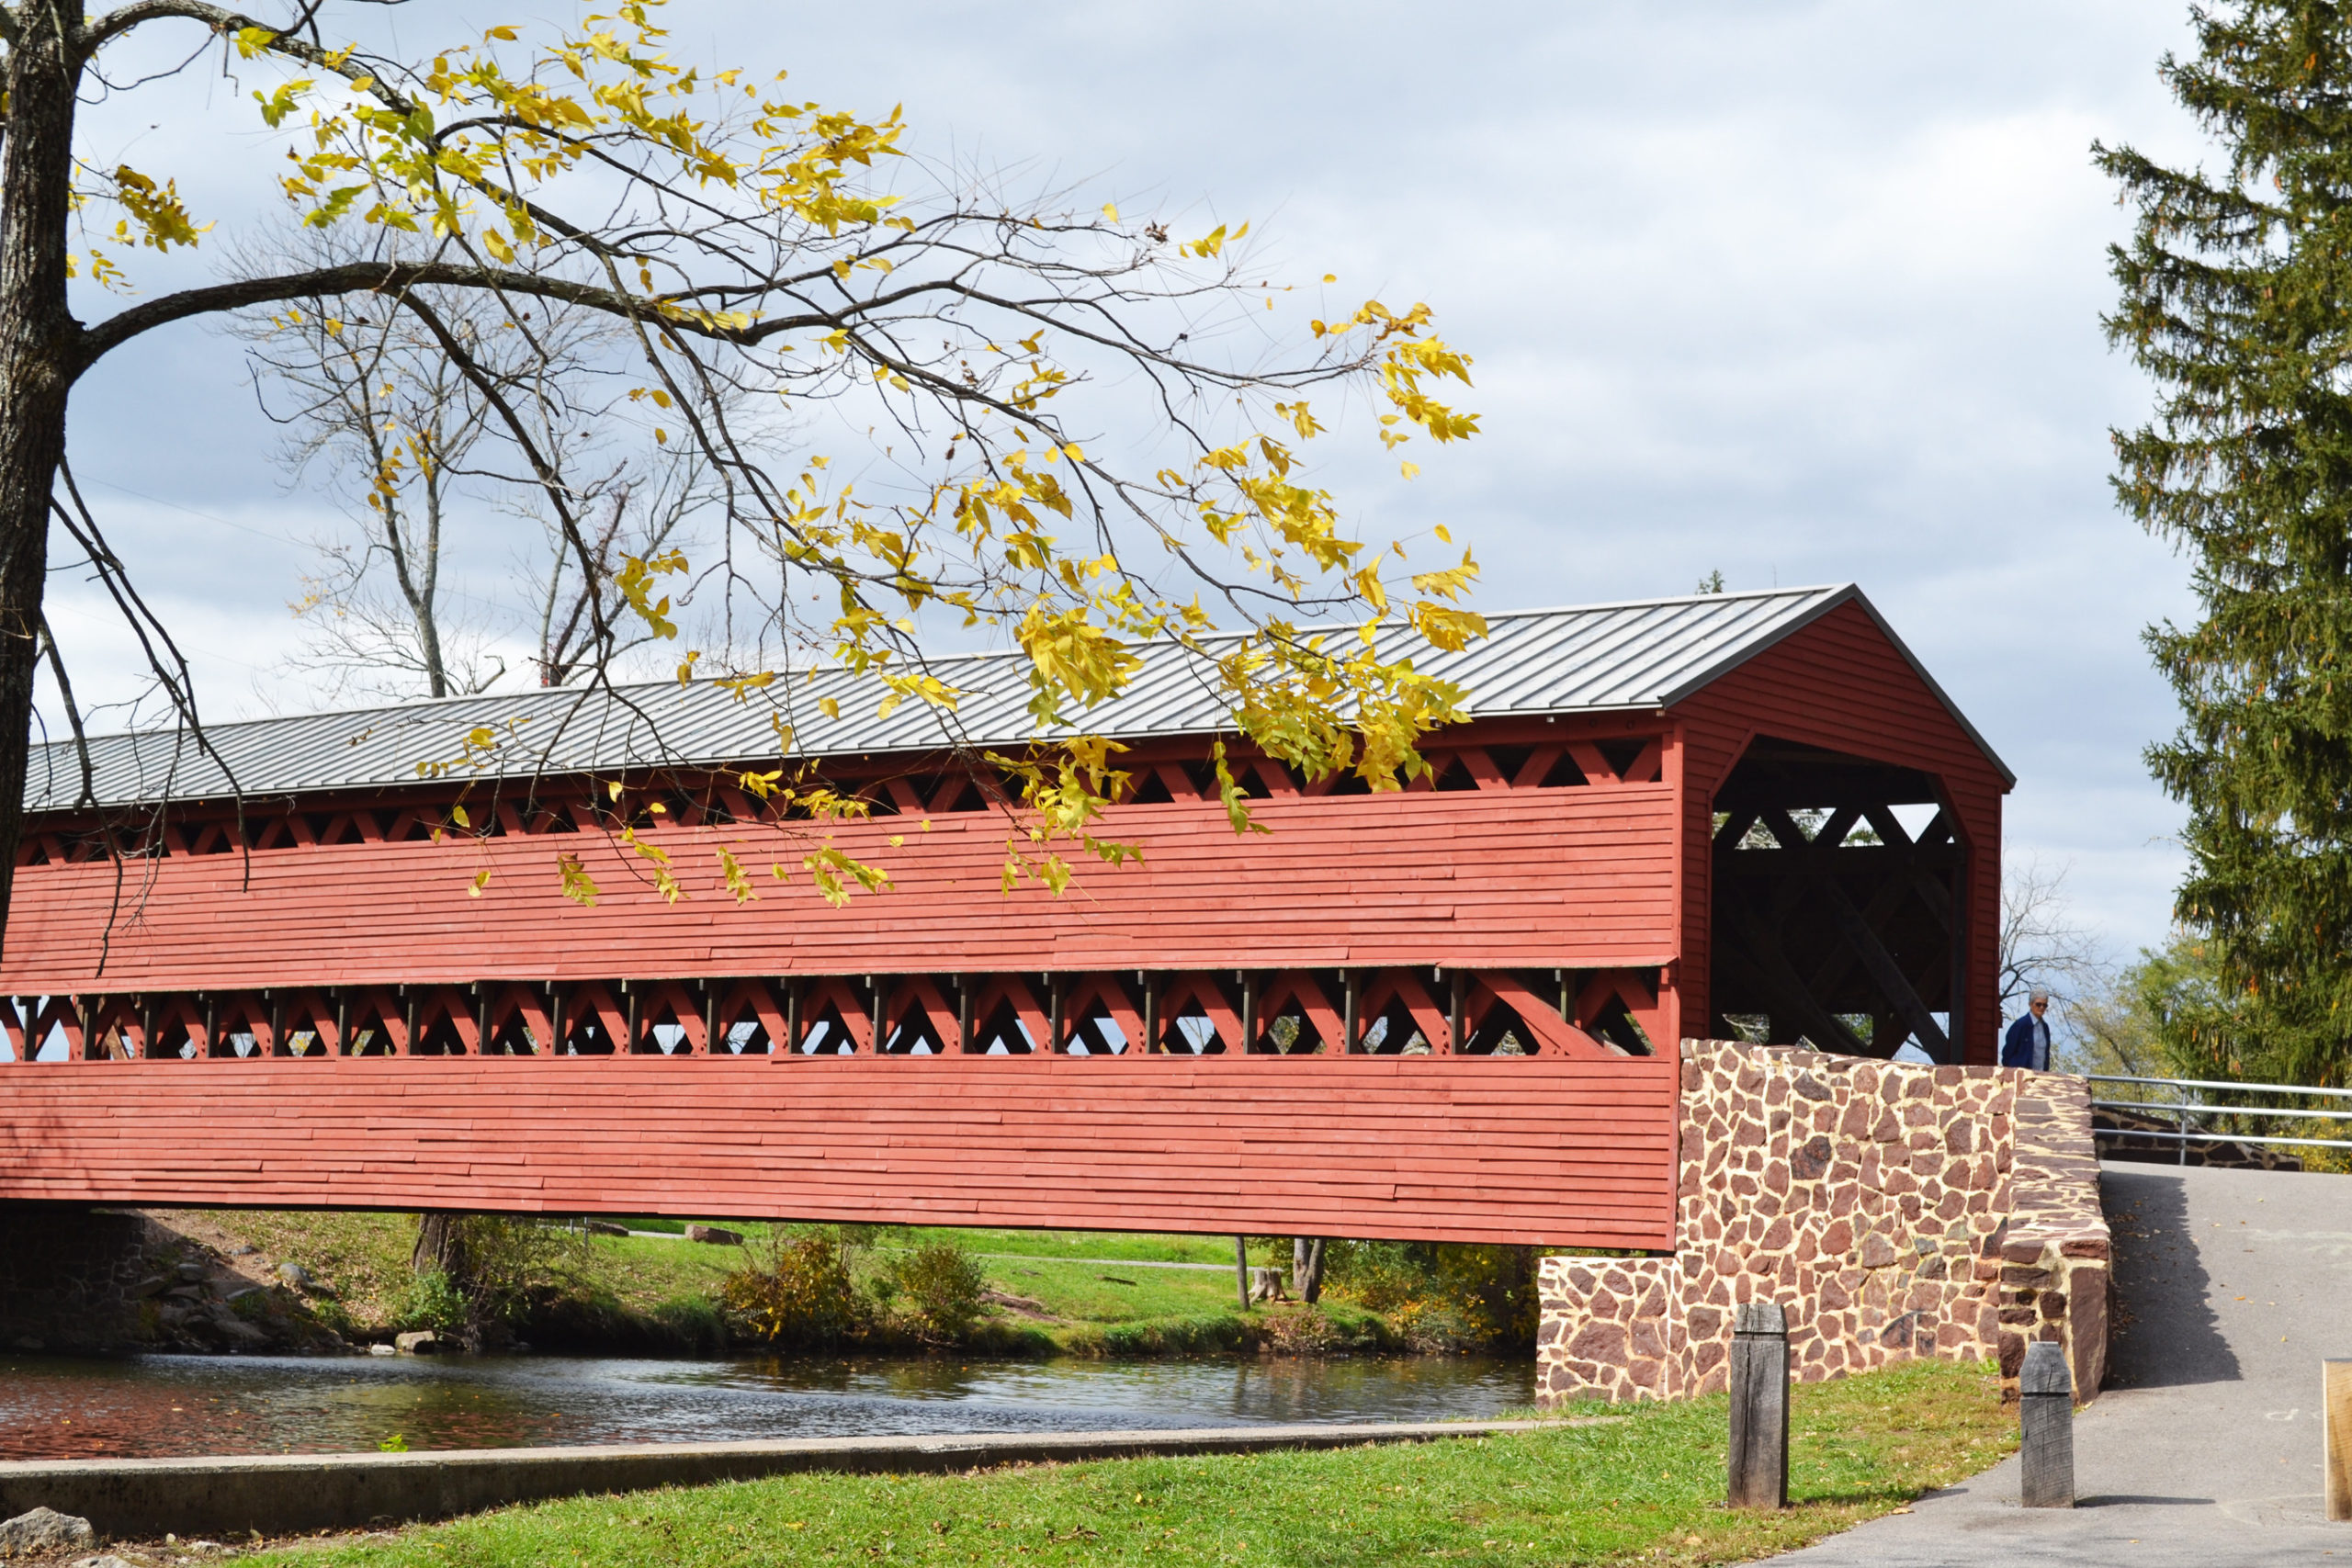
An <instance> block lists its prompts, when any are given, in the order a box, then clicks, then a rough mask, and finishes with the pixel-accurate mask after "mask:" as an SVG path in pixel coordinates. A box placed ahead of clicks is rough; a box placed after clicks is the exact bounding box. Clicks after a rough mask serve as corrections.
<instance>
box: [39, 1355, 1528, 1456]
mask: <svg viewBox="0 0 2352 1568" xmlns="http://www.w3.org/2000/svg"><path fill="white" fill-rule="evenodd" d="M1533 1391H1534V1369H1533V1368H1532V1366H1530V1365H1528V1364H1527V1363H1525V1362H1488V1361H1464V1360H1453V1359H1398V1360H1337V1361H1292V1360H1266V1361H1259V1360H1233V1361H1192V1362H1187V1361H1177V1362H1131V1363H1109V1364H1105V1363H1099V1362H1042V1363H1039V1362H991V1361H975V1362H971V1363H968V1364H965V1363H958V1362H956V1361H954V1360H942V1359H922V1360H838V1361H824V1360H818V1361H811V1360H802V1359H790V1360H787V1359H779V1358H771V1357H741V1358H737V1359H728V1360H712V1361H638V1360H616V1359H602V1358H584V1357H558V1356H528V1357H460V1358H452V1359H409V1358H405V1357H403V1358H401V1359H383V1358H356V1357H354V1358H337V1359H317V1358H308V1357H276V1356H237V1357H212V1356H132V1357H126V1358H122V1359H109V1360H74V1359H62V1358H48V1357H40V1356H12V1357H7V1358H5V1359H0V1459H87V1458H97V1457H104V1456H141V1457H155V1456H168V1455H180V1454H233V1453H334V1452H348V1451H352V1450H369V1449H374V1448H376V1447H378V1446H379V1445H380V1444H382V1443H383V1442H384V1441H385V1440H386V1439H388V1438H390V1437H392V1436H393V1435H394V1434H395V1433H397V1434H399V1435H400V1436H401V1437H402V1438H405V1439H406V1441H407V1443H408V1445H409V1446H410V1447H411V1448H413V1449H471V1448H511V1447H516V1446H524V1445H531V1444H547V1443H626V1442H678V1441H706V1442H707V1441H729V1440H741V1439H756V1438H816V1437H861V1436H888V1435H898V1434H914V1433H925V1432H1020V1431H1087V1430H1101V1429H1103V1428H1108V1427H1210V1426H1232V1425H1248V1424H1251V1423H1256V1422H1267V1421H1382V1420H1417V1419H1431V1418H1438V1417H1444V1416H1486V1415H1491V1414H1492V1413H1493V1412H1495V1411H1497V1410H1500V1409H1504V1408H1508V1407H1510V1406H1512V1405H1520V1404H1529V1403H1531V1402H1532V1398H1533Z"/></svg>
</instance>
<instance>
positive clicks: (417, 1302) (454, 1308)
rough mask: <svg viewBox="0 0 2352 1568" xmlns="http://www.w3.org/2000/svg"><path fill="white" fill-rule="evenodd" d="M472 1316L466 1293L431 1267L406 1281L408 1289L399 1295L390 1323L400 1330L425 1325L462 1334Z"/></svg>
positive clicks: (443, 1332)
mask: <svg viewBox="0 0 2352 1568" xmlns="http://www.w3.org/2000/svg"><path fill="white" fill-rule="evenodd" d="M472 1319H473V1312H472V1306H471V1303H469V1302H468V1301H467V1300H466V1293H465V1292H463V1291H460V1290H459V1289H458V1287H457V1285H456V1284H455V1283H454V1282H453V1281H452V1280H450V1278H449V1276H448V1275H447V1274H444V1273H442V1272H441V1271H440V1270H439V1269H435V1270H433V1271H432V1272H431V1273H427V1274H419V1275H418V1276H417V1277H416V1278H415V1279H413V1280H411V1281H409V1287H408V1292H407V1293H406V1294H405V1295H403V1296H402V1297H401V1303H400V1306H399V1308H398V1310H396V1311H395V1312H394V1314H392V1326H393V1327H395V1328H400V1329H410V1328H429V1329H432V1330H433V1331H434V1332H435V1333H436V1334H462V1333H464V1332H465V1331H466V1329H467V1327H468V1326H469V1325H470V1323H471V1322H472Z"/></svg>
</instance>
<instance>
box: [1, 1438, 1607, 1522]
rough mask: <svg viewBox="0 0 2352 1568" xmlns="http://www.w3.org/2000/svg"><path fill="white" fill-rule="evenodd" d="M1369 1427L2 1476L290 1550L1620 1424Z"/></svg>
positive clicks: (48, 1493) (29, 1468)
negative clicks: (703, 1501) (365, 1532)
mask: <svg viewBox="0 0 2352 1568" xmlns="http://www.w3.org/2000/svg"><path fill="white" fill-rule="evenodd" d="M1620 1419H1623V1417H1616V1416H1588V1417H1584V1418H1581V1419H1578V1420H1574V1421H1425V1422H1366V1423H1363V1424H1362V1425H1356V1426H1334V1425H1315V1426H1290V1427H1205V1428H1200V1427H1194V1428H1186V1429H1179V1430H1173V1431H1145V1432H1068V1433H1019V1434H1012V1435H998V1434H994V1433H974V1434H971V1435H968V1436H953V1437H915V1438H795V1439H791V1440H788V1441H782V1442H767V1443H644V1444H614V1445H611V1446H609V1447H605V1446H598V1447H585V1448H560V1449H461V1450H448V1451H446V1452H439V1453H407V1454H372V1453H356V1454H256V1455H252V1456H249V1457H235V1458H225V1459H126V1460H107V1459H97V1460H17V1461H0V1518H6V1517H14V1516H16V1515H17V1514H21V1513H24V1512H25V1511H27V1510H28V1509H30V1508H34V1507H39V1506H48V1507H51V1508H55V1509H57V1510H58V1511H59V1512H61V1513H66V1514H78V1515H80V1516H81V1517H84V1518H85V1519H88V1520H89V1521H90V1522H91V1523H92V1524H93V1525H95V1526H96V1527H97V1529H98V1532H99V1534H101V1535H103V1536H109V1537H117V1538H121V1537H129V1538H134V1539H141V1538H148V1537H153V1536H158V1535H161V1534H163V1533H164V1531H166V1530H171V1531H175V1532H177V1533H179V1534H182V1535H216V1536H217V1535H232V1534H235V1535H241V1534H243V1533H244V1532H246V1531H248V1530H259V1531H261V1532H262V1533H263V1534H264V1535H288V1534H293V1533H296V1532H299V1531H304V1530H322V1529H366V1528H368V1527H369V1526H381V1525H387V1524H404V1523H407V1522H410V1521H412V1520H421V1519H441V1518H448V1517H452V1516H454V1515H458V1514H470V1513H476V1512H479V1511H481V1509H484V1508H499V1507H505V1506H509V1505H512V1504H515V1503H529V1502H537V1501H540V1500H543V1499H546V1498H551V1497H575V1496H580V1495H583V1494H589V1493H609V1492H639V1491H647V1490H650V1489H652V1488H655V1487H661V1486H705V1485H708V1484H710V1483H714V1482H721V1481H750V1480H754V1479H757V1478H758V1477H760V1476H763V1475H792V1474H798V1473H803V1472H810V1471H831V1472H842V1473H875V1472H897V1473H901V1474H906V1473H915V1472H949V1471H959V1470H974V1469H979V1468H982V1467H985V1466H990V1465H1001V1464H1035V1463H1044V1462H1050V1461H1060V1462H1068V1461H1076V1460H1102V1459H1133V1458H1139V1457H1142V1456H1145V1455H1174V1454H1248V1453H1264V1452H1268V1451H1271V1450H1285V1449H1338V1448H1352V1447H1355V1446H1357V1445H1359V1444H1363V1443H1425V1442H1430V1441H1434V1440H1435V1439H1437V1438H1481V1437H1491V1436H1495V1435H1498V1434H1505V1433H1513V1432H1528V1431H1534V1430H1537V1429H1540V1428H1544V1427H1568V1426H1578V1427H1582V1426H1596V1425H1601V1424H1605V1423H1609V1422H1611V1421H1614V1420H1620Z"/></svg>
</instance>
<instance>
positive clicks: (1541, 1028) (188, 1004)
mask: <svg viewBox="0 0 2352 1568" xmlns="http://www.w3.org/2000/svg"><path fill="white" fill-rule="evenodd" d="M1663 1019H1664V1013H1663V1010H1662V1008H1661V1006H1660V1001H1659V995H1658V973H1657V970H1655V969H1646V970H1630V969H1628V970H1600V971H1576V970H1552V971H1544V972H1529V971H1525V970H1450V971H1433V970H1426V969H1372V970H1352V969H1351V970H1271V971H1259V970H1233V971H1216V972H1197V971H1193V972H1185V971H1172V972H1162V973H1153V972H1148V971H1145V972H1120V973H1114V974H1109V973H1101V972H1094V973H1081V974H1066V975H1035V974H1021V975H963V976H955V975H922V974H916V975H888V976H820V977H766V976H757V977H741V976H739V977H725V978H718V979H710V980H680V979H658V980H609V981H606V980H588V981H572V982H564V983H533V982H524V981H511V980H493V981H481V982H478V983H475V984H471V985H437V986H362V987H331V988H329V987H322V988H296V989H278V990H263V991H224V992H217V993H204V992H196V993H172V994H168V995H144V996H61V997H12V998H0V1026H5V1028H6V1031H7V1033H8V1036H9V1040H10V1043H11V1044H12V1046H13V1048H14V1055H15V1057H16V1059H17V1061H20V1062H21V1061H26V1060H28V1058H29V1057H31V1056H36V1055H50V1056H52V1057H54V1056H58V1055H64V1056H69V1057H72V1058H75V1059H82V1060H94V1061H95V1060H117V1061H134V1060H147V1061H166V1060H170V1061H195V1060H216V1061H225V1060H237V1059H249V1058H253V1057H256V1056H295V1057H318V1058H325V1057H331V1056H368V1055H420V1056H435V1055H439V1056H457V1055H493V1056H552V1055H605V1056H610V1055H640V1056H746V1055H750V1056H764V1055H886V1056H904V1057H917V1056H938V1055H948V1054H951V1053H960V1054H967V1055H999V1056H1002V1055H1013V1056H1028V1055H1035V1056H1058V1057H1083V1056H1116V1055H1127V1054H1130V1053H1148V1054H1151V1055H1179V1056H1221V1055H1236V1054H1247V1055H1318V1054H1319V1055H1338V1054H1343V1053H1344V1054H1348V1055H1478V1056H1522V1057H1532V1056H1545V1055H1553V1056H1581V1057H1588V1058H1593V1059H1602V1058H1609V1057H1622V1056H1628V1055H1653V1054H1655V1052H1656V1049H1657V1044H1656V1043H1657V1042H1658V1041H1659V1040H1660V1039H1662V1037H1663V1035H1662V1031H1663V1027H1664V1024H1663Z"/></svg>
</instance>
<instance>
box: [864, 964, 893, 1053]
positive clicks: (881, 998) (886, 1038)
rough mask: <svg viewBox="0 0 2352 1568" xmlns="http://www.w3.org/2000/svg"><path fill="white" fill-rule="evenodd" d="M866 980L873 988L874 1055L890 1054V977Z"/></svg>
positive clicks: (884, 976)
mask: <svg viewBox="0 0 2352 1568" xmlns="http://www.w3.org/2000/svg"><path fill="white" fill-rule="evenodd" d="M866 978H867V979H868V980H869V981H871V982H872V983H873V986H874V1054H875V1055H877V1056H887V1055H889V1054H890V976H888V975H870V976H866Z"/></svg>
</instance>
